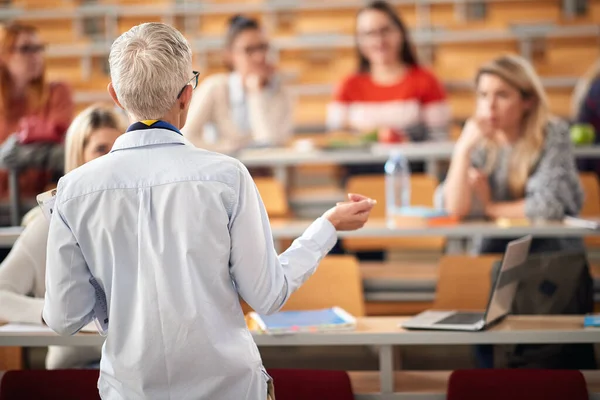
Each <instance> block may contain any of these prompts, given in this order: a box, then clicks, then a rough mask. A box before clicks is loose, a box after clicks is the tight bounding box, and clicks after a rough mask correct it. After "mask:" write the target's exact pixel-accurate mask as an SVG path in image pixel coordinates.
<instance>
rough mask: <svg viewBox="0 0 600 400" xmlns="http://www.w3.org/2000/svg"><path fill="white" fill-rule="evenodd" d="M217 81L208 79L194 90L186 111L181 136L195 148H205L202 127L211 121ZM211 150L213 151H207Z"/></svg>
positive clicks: (212, 78)
mask: <svg viewBox="0 0 600 400" xmlns="http://www.w3.org/2000/svg"><path fill="white" fill-rule="evenodd" d="M217 83H218V82H217V79H216V78H215V77H208V78H206V79H205V80H204V81H202V83H200V86H198V88H196V90H195V91H194V94H193V96H192V102H191V103H190V108H189V111H188V115H187V119H186V121H185V125H184V126H183V128H182V129H181V132H182V133H183V136H185V137H186V138H187V139H188V140H189V141H190V142H192V143H193V144H194V145H195V146H197V147H202V148H207V144H206V143H205V142H204V127H205V125H207V124H209V123H211V122H214V121H213V107H214V102H215V97H216V94H215V93H216V90H218V86H217ZM208 150H213V149H210V148H209V149H208Z"/></svg>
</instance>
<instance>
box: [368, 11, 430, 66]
mask: <svg viewBox="0 0 600 400" xmlns="http://www.w3.org/2000/svg"><path fill="white" fill-rule="evenodd" d="M369 10H374V11H379V12H382V13H384V14H385V15H387V16H388V18H389V19H390V20H391V21H392V23H393V24H394V26H395V27H396V28H398V29H399V30H400V32H401V33H402V44H401V45H400V49H399V51H398V60H399V61H401V62H402V63H404V64H405V65H408V66H411V67H414V66H416V65H419V61H418V60H417V55H416V53H415V49H414V48H413V47H412V43H411V42H410V38H409V33H408V29H407V28H406V25H405V24H404V22H402V20H401V19H400V16H399V15H398V13H397V12H396V10H394V8H392V6H391V5H390V4H389V3H387V2H386V1H382V0H378V1H372V2H370V3H369V4H367V5H366V6H365V7H363V8H361V9H360V10H359V11H358V13H357V14H356V18H357V19H358V17H359V16H360V14H361V13H363V12H364V11H369ZM356 53H357V55H358V70H359V72H370V71H371V65H370V64H369V60H367V58H366V57H365V56H364V55H363V54H362V53H361V52H360V49H359V47H358V42H357V43H356Z"/></svg>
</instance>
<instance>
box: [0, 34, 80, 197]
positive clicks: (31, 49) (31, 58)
mask: <svg viewBox="0 0 600 400" xmlns="http://www.w3.org/2000/svg"><path fill="white" fill-rule="evenodd" d="M73 111H74V105H73V99H72V96H71V90H70V88H69V86H67V85H66V84H64V83H61V82H48V81H47V79H46V75H45V63H44V44H43V43H42V41H41V38H40V37H39V35H38V32H37V29H36V28H34V27H32V26H28V25H21V24H11V25H8V26H6V27H5V28H4V29H3V36H2V39H1V40H0V143H2V144H4V145H9V142H7V139H8V138H9V137H10V136H11V135H12V134H14V133H16V134H17V135H14V136H13V137H11V138H10V146H13V147H14V146H16V145H18V143H36V142H52V141H56V142H61V141H62V139H63V137H64V134H65V132H66V131H67V128H68V127H69V124H70V123H71V119H72V118H73ZM35 156H37V155H35ZM46 156H47V155H44V154H42V155H40V157H46ZM49 179H50V177H49V176H47V174H45V173H43V172H42V171H39V170H27V171H24V172H23V173H21V174H20V177H19V180H20V182H19V187H20V190H21V194H22V195H23V196H35V195H36V194H38V193H39V192H41V191H43V190H44V187H45V186H46V184H48V183H49ZM7 194H8V179H7V175H6V171H1V172H0V197H2V196H6V195H7Z"/></svg>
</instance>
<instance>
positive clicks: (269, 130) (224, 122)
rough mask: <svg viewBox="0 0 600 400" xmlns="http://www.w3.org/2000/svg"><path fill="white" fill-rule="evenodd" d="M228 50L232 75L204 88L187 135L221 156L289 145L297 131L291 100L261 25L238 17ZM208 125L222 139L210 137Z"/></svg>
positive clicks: (208, 82) (231, 26)
mask: <svg viewBox="0 0 600 400" xmlns="http://www.w3.org/2000/svg"><path fill="white" fill-rule="evenodd" d="M226 46H227V48H226V54H225V55H226V63H227V67H228V68H229V69H230V72H229V73H225V74H216V75H213V76H210V77H208V78H206V79H205V80H204V81H203V82H202V83H201V84H200V86H199V87H198V89H197V90H196V92H195V93H194V97H193V100H192V104H191V105H190V111H189V116H188V120H187V122H186V124H185V126H184V127H183V129H182V132H183V134H184V135H185V136H186V137H187V138H188V139H190V140H191V141H192V142H193V143H194V144H195V145H196V146H198V147H202V148H205V149H208V150H213V151H217V152H221V153H233V152H235V151H237V150H239V149H241V148H244V147H248V146H273V145H281V144H284V143H285V142H286V141H287V140H288V139H289V137H290V135H291V133H292V106H291V99H290V98H289V97H288V95H287V93H286V91H285V90H284V88H283V87H282V85H281V82H280V79H279V76H278V75H277V73H276V71H275V68H274V67H273V65H272V64H270V63H269V60H268V52H269V42H268V40H267V38H266V37H265V34H264V32H263V31H262V30H261V28H260V25H259V23H258V22H257V21H256V20H254V19H251V18H247V17H243V16H239V15H238V16H235V17H233V18H232V19H231V20H230V22H229V29H228V33H227V37H226ZM207 127H211V128H213V131H214V133H215V135H213V136H216V137H213V138H210V137H206V136H209V135H207V134H206V132H210V130H209V129H208V130H205V129H204V128H207ZM211 139H212V140H211Z"/></svg>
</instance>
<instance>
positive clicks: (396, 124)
mask: <svg viewBox="0 0 600 400" xmlns="http://www.w3.org/2000/svg"><path fill="white" fill-rule="evenodd" d="M356 49H357V54H358V71H357V72H356V73H355V74H352V75H350V76H348V77H346V79H344V80H343V81H342V83H341V85H340V86H339V88H338V89H337V91H336V93H335V95H334V100H333V103H332V104H330V105H329V107H328V113H327V119H328V121H327V122H328V127H329V129H330V130H342V129H349V130H355V131H360V132H362V133H365V132H368V131H373V130H379V133H380V139H382V140H387V139H388V138H384V137H382V136H388V135H390V133H389V132H390V131H392V132H393V133H394V134H398V135H402V136H404V138H405V139H406V140H412V141H421V140H430V139H444V138H446V137H447V131H448V125H449V123H450V108H449V106H448V103H447V101H446V94H445V91H444V88H443V87H442V85H441V84H440V82H439V81H438V79H437V78H436V77H435V76H434V75H433V74H432V73H431V72H430V71H428V70H427V69H425V68H423V67H422V66H421V65H420V64H419V62H418V60H417V56H416V54H415V51H414V49H413V47H412V44H411V42H410V39H409V35H408V29H407V28H406V26H405V24H404V22H403V21H402V20H401V19H400V17H399V16H398V14H397V13H396V11H395V10H394V9H393V8H392V6H390V5H389V4H388V3H386V2H385V1H374V2H371V3H370V4H368V5H367V6H366V7H364V8H362V9H361V10H360V11H359V12H358V15H357V18H356ZM384 132H388V133H387V134H386V133H384ZM380 169H381V171H380V172H383V167H381V168H380Z"/></svg>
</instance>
